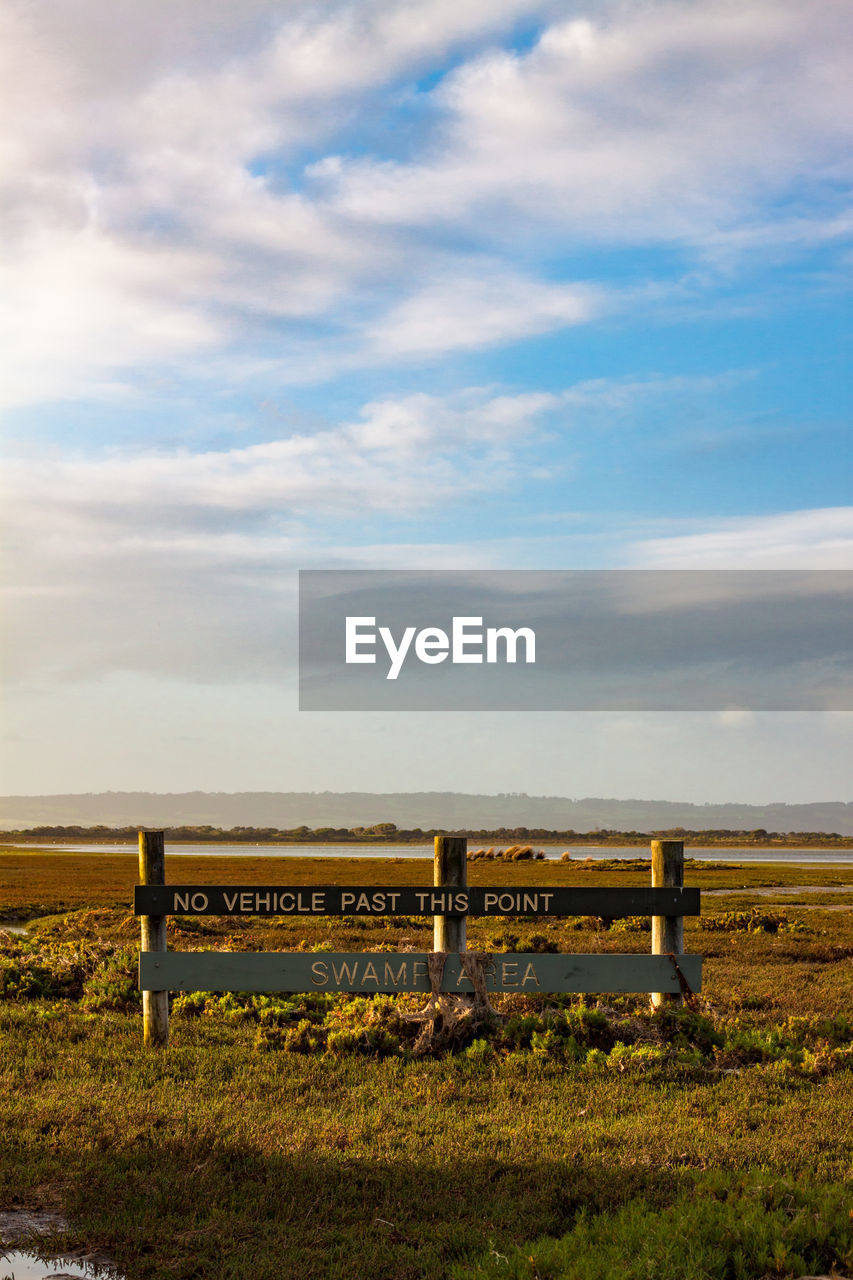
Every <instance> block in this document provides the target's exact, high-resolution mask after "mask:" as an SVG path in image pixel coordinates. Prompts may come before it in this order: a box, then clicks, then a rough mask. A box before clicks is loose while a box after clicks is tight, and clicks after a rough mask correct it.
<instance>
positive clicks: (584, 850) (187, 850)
mask: <svg viewBox="0 0 853 1280" xmlns="http://www.w3.org/2000/svg"><path fill="white" fill-rule="evenodd" d="M7 847H11V848H16V849H31V850H33V851H34V852H35V851H40V852H48V853H126V854H133V855H134V856H136V845H135V844H130V843H127V844H117V843H114V844H50V843H45V844H39V845H34V844H14V845H10V846H7ZM468 847H469V849H472V850H473V849H478V848H487V847H488V845H486V843H485V842H482V843H478V842H477V841H475V840H469V842H468ZM501 847H506V845H503V846H501V845H500V844H498V843H497V842H495V843H494V848H496V849H499V848H501ZM533 847H534V848H535V849H541V850H542V851H543V853H544V854H545V858H546V859H547V860H548V861H555V860H558V859H559V858H561V857H562V855H563V853H564V852H568V853H570V854H571V855H572V857H573V858H577V859H578V860H579V861H582V860H583V859H584V858H592V859H593V860H594V861H599V860H601V859H602V858H619V859H623V858H646V859H650V857H651V855H650V853H649V851H648V850H647V849H646V848H645V847H644V846H639V847H637V846H634V847H631V846H629V845H614V846H612V847H611V848H603V847H599V848H591V847H590V846H588V845H582V844H575V845H573V844H556V845H546V844H538V843H537V844H534V846H533ZM167 852H168V853H169V854H173V855H176V856H177V855H180V856H181V857H184V858H202V857H203V858H264V857H269V858H382V859H385V860H393V859H395V858H429V860H430V861H432V855H433V847H432V844H431V843H430V844H383V845H363V844H361V845H359V844H286V845H269V844H250V845H246V844H215V845H208V844H170V845H168V846H167ZM684 852H685V855H686V856H687V857H688V858H697V859H698V860H699V861H700V862H786V863H794V864H797V863H799V864H802V863H807V864H809V865H811V864H813V863H816V864H820V865H824V866H833V867H853V849H816V848H810V849H753V848H749V849H747V848H744V849H737V848H736V849H711V848H707V847H705V846H702V845H695V846H694V845H689V846H688V847H687V848H686V849H685V851H684Z"/></svg>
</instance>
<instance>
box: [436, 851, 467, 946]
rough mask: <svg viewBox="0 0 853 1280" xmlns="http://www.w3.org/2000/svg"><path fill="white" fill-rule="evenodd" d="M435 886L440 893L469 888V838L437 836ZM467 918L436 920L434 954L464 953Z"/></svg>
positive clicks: (447, 917) (450, 917)
mask: <svg viewBox="0 0 853 1280" xmlns="http://www.w3.org/2000/svg"><path fill="white" fill-rule="evenodd" d="M432 882H433V884H434V885H435V886H436V888H440V889H445V888H447V889H466V888H467V887H468V838H467V836H436V837H435V857H434V859H433V878H432ZM466 919H467V917H466V916H451V915H445V916H433V930H432V949H433V951H464V950H465V932H466V930H465V923H466Z"/></svg>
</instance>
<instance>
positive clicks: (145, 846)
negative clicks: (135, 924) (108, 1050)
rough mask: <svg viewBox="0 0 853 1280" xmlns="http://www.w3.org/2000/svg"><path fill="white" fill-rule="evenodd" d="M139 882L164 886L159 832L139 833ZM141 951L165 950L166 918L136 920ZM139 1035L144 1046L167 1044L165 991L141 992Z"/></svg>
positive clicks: (161, 841) (161, 833) (167, 1004)
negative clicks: (139, 928) (139, 932)
mask: <svg viewBox="0 0 853 1280" xmlns="http://www.w3.org/2000/svg"><path fill="white" fill-rule="evenodd" d="M139 880H140V883H141V884H165V883H166V852H165V847H164V836H163V832H162V831H140V833H139ZM139 921H140V925H141V929H142V939H141V942H142V950H143V951H165V950H166V917H165V916H140V917H139ZM142 1032H143V1040H144V1043H145V1044H146V1045H163V1046H165V1045H167V1044H168V1042H169V993H168V991H143V993H142Z"/></svg>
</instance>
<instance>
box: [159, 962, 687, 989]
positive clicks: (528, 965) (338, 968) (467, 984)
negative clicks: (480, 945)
mask: <svg viewBox="0 0 853 1280" xmlns="http://www.w3.org/2000/svg"><path fill="white" fill-rule="evenodd" d="M139 959H140V963H139V986H140V989H141V990H143V991H246V992H249V991H300V992H307V991H354V992H359V993H361V994H363V995H368V994H370V995H375V994H376V993H378V992H387V993H391V994H393V993H395V992H403V991H423V992H428V991H430V990H431V987H430V981H429V969H428V963H427V962H428V956H427V954H426V953H425V952H414V951H411V952H390V951H378V952H371V951H356V952H342V953H334V952H330V951H329V952H318V951H314V952H302V951H300V952H288V951H245V952H244V951H240V952H234V951H231V952H229V951H166V952H155V951H143V952H142V953H141V955H140V958H139ZM675 959H676V962H677V964H678V967H679V969H680V970H681V973H682V974H683V976H684V978H685V979H686V981H687V983H688V984H689V986H690V988H691V989H692V990H693V991H698V990H699V989H700V985H701V979H702V957H701V956H694V955H679V956H676V957H675ZM484 973H485V979H486V988H487V990H489V991H506V992H509V991H515V992H525V993H527V994H528V995H529V994H532V993H536V992H577V993H580V992H604V991H608V992H610V991H612V992H618V993H626V994H629V993H638V992H647V991H662V992H672V993H673V994H678V993H679V992H680V991H681V985H680V983H679V979H678V973H677V971H676V968H675V965H674V964H673V961H672V958H671V957H670V956H665V955H623V954H601V953H597V954H594V955H551V954H546V955H540V954H538V953H536V952H530V953H527V952H525V953H505V954H504V953H502V954H499V955H492V956H491V957H490V958H489V959H488V960H487V961H486V964H485V969H484ZM441 990H442V991H446V992H457V993H458V994H460V995H465V994H470V993H471V992H472V991H473V986H472V983H471V981H470V979H469V978H468V977H467V976H466V974H465V972H464V969H463V966H462V961H461V959H460V957H459V955H458V954H450V955H448V956H447V959H446V961H445V964H444V972H443V975H442V980H441Z"/></svg>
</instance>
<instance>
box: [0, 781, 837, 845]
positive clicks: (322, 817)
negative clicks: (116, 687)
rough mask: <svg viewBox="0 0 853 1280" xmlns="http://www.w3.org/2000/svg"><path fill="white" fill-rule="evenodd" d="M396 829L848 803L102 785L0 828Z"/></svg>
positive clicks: (716, 822) (721, 816) (826, 808)
mask: <svg viewBox="0 0 853 1280" xmlns="http://www.w3.org/2000/svg"><path fill="white" fill-rule="evenodd" d="M377 822H393V823H395V824H396V825H397V826H398V827H401V828H402V827H405V828H413V827H421V828H424V829H425V830H429V829H430V828H434V827H438V828H442V827H443V828H446V829H448V830H454V829H464V828H470V829H472V830H479V829H496V828H500V827H507V828H514V827H530V828H537V827H542V828H546V829H548V830H563V831H566V830H574V831H594V830H596V829H597V828H609V829H612V830H616V831H662V830H667V829H671V828H673V827H684V828H686V829H688V830H693V831H704V830H710V829H726V830H730V831H753V830H756V829H757V828H764V830H766V831H771V832H776V831H779V832H799V831H801V832H815V831H824V832H833V831H834V832H837V833H838V834H839V835H846V836H853V803H844V802H842V801H827V802H823V803H815V804H767V805H757V804H705V805H698V804H686V803H684V804H683V803H679V802H677V801H668V800H608V799H600V798H597V797H588V798H586V799H583V800H570V799H567V798H565V797H562V796H528V795H524V794H523V793H518V794H505V795H496V796H488V795H464V794H462V793H460V792H455V791H417V792H406V791H400V792H388V793H386V794H373V793H372V792H366V791H343V792H336V791H242V792H233V793H231V792H221V791H218V792H209V791H185V792H177V793H175V794H167V795H160V794H157V793H155V792H149V791H105V792H100V793H87V794H83V795H55V796H2V797H0V829H2V830H6V831H8V830H12V829H20V828H25V827H33V826H38V825H66V826H70V825H75V824H76V825H80V826H95V825H96V824H98V823H104V824H106V825H107V826H127V825H139V826H147V827H157V826H164V827H174V826H193V825H199V824H202V823H208V824H210V825H211V826H215V827H236V826H252V827H279V828H292V827H297V826H300V825H303V824H304V825H305V826H307V827H326V826H328V827H356V826H363V827H368V826H373V825H374V824H375V823H377Z"/></svg>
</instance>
